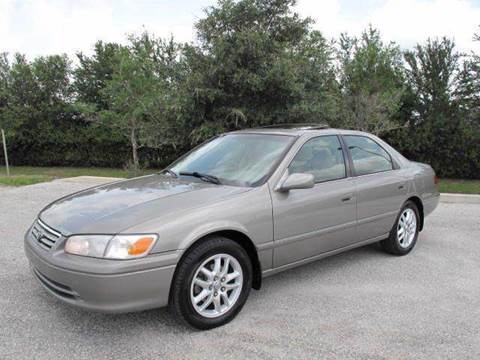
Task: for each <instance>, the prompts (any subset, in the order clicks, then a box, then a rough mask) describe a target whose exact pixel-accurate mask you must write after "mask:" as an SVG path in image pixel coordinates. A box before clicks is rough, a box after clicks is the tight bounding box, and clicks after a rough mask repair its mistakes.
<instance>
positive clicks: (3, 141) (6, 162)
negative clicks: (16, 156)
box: [2, 129, 10, 176]
mask: <svg viewBox="0 0 480 360" xmlns="http://www.w3.org/2000/svg"><path fill="white" fill-rule="evenodd" d="M2 143H3V153H4V154H5V166H6V168H7V176H10V168H9V167H8V154H7V142H6V141H5V131H3V129H2Z"/></svg>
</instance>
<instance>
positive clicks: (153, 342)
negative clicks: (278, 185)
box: [0, 178, 480, 360]
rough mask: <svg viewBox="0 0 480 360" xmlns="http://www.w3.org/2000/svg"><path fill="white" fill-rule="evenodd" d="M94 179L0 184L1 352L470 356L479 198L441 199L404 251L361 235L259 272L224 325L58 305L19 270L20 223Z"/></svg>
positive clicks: (479, 293)
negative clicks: (385, 248) (296, 263)
mask: <svg viewBox="0 0 480 360" xmlns="http://www.w3.org/2000/svg"><path fill="white" fill-rule="evenodd" d="M101 181H102V180H98V179H94V178H90V179H83V180H78V179H77V180H75V179H73V180H72V179H70V180H68V181H64V180H57V181H53V182H49V183H43V184H36V185H31V186H25V187H19V188H5V187H3V188H0V359H2V360H7V359H38V360H41V359H56V360H61V359H69V360H73V359H92V360H93V359H95V360H97V359H129V360H133V359H220V358H237V359H255V358H258V359H290V358H294V359H336V358H339V359H479V358H480V205H479V204H459V203H441V204H440V205H439V207H438V208H437V210H436V211H435V212H434V213H433V214H432V215H431V216H430V217H428V218H427V219H426V224H425V228H424V230H423V232H422V233H421V234H420V238H419V241H418V243H417V246H416V248H415V249H414V251H413V252H412V253H410V254H409V255H407V256H404V257H395V256H391V255H388V254H386V253H384V252H382V250H381V249H380V248H379V247H378V246H377V245H372V246H367V247H363V248H360V249H356V250H353V251H349V252H346V253H343V254H340V255H337V256H333V257H330V258H327V259H323V260H320V261H317V262H315V263H312V264H309V265H305V266H303V267H299V268H296V269H293V270H290V271H287V272H284V273H281V274H278V275H276V276H273V277H270V278H267V279H265V280H264V284H263V287H262V289H261V290H260V291H255V290H253V291H252V292H251V295H250V298H249V299H248V301H247V304H246V305H245V307H244V309H243V310H242V312H241V313H240V314H239V316H238V317H237V318H236V319H235V320H234V321H233V322H231V323H230V324H228V325H226V326H224V327H221V328H217V329H214V330H211V331H205V332H201V331H196V330H192V329H189V328H186V327H184V326H182V325H179V324H178V323H177V322H176V321H175V320H174V319H173V318H172V317H171V316H170V314H169V313H168V311H167V310H166V309H158V310H150V311H144V312H140V313H133V314H122V315H104V314H98V313H91V312H86V311H82V310H78V309H76V308H73V307H70V306H68V305H64V304H63V303H61V302H59V301H58V300H56V299H54V298H53V297H51V296H50V295H49V294H47V293H46V292H45V291H44V290H43V289H42V287H41V286H40V285H39V284H38V283H37V281H36V280H35V279H34V277H33V275H32V274H31V273H30V270H29V267H28V263H27V260H26V258H25V256H24V253H23V234H24V232H25V231H26V229H27V228H28V227H29V225H30V224H31V223H32V221H33V220H34V218H35V215H36V214H37V213H38V211H39V210H40V209H41V208H42V207H43V206H44V205H46V204H47V203H49V202H50V201H52V200H54V199H56V198H58V197H60V196H62V195H65V194H68V193H71V192H74V191H77V190H80V189H82V188H85V187H88V186H92V185H95V184H98V183H99V182H101Z"/></svg>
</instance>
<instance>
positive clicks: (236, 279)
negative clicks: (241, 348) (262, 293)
mask: <svg viewBox="0 0 480 360" xmlns="http://www.w3.org/2000/svg"><path fill="white" fill-rule="evenodd" d="M242 286H243V271H242V267H241V265H240V263H239V262H238V260H237V259H236V258H235V257H233V256H232V255H229V254H216V255H213V256H211V257H209V258H208V259H207V260H205V261H204V262H203V263H202V264H201V265H200V266H199V267H198V268H197V270H196V271H195V274H194V276H193V279H192V283H191V286H190V300H191V303H192V305H193V308H194V309H195V311H196V312H197V313H199V314H200V315H202V316H204V317H207V318H216V317H218V316H221V315H223V314H225V313H226V312H227V311H229V310H230V309H231V308H232V307H233V306H234V305H235V303H236V302H237V300H238V298H239V296H240V294H241V292H242Z"/></svg>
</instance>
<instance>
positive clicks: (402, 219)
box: [380, 201, 420, 255]
mask: <svg viewBox="0 0 480 360" xmlns="http://www.w3.org/2000/svg"><path fill="white" fill-rule="evenodd" d="M419 224H420V217H419V214H418V208H417V206H416V205H415V203H414V202H412V201H407V202H406V203H405V204H404V205H403V207H402V209H401V210H400V214H399V215H398V217H397V221H396V222H395V225H394V226H393V228H392V230H391V231H390V236H389V237H388V239H385V240H383V241H381V242H380V243H381V244H382V246H383V248H384V249H385V251H386V252H388V253H390V254H393V255H406V254H408V253H409V252H410V251H412V249H413V247H414V246H415V244H416V242H417V239H418V232H419Z"/></svg>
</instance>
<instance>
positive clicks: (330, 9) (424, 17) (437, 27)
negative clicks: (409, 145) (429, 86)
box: [0, 0, 480, 58]
mask: <svg viewBox="0 0 480 360" xmlns="http://www.w3.org/2000/svg"><path fill="white" fill-rule="evenodd" d="M348 1H351V3H350V4H348ZM355 1H356V0H342V1H340V0H299V3H298V5H297V10H298V11H299V12H300V13H301V14H302V15H304V16H311V17H312V18H313V19H314V20H316V22H317V23H316V25H315V26H316V28H318V29H320V30H322V32H323V33H324V34H325V35H326V36H327V37H329V38H333V37H338V35H339V34H340V33H341V32H348V33H350V34H359V33H360V32H361V31H362V30H363V29H365V28H366V27H367V26H368V24H369V23H371V24H372V25H373V26H375V27H378V28H379V29H380V30H381V32H382V35H383V36H384V38H385V39H386V40H394V41H397V42H398V43H399V44H400V45H401V46H402V47H411V46H413V45H414V44H415V43H417V42H423V41H425V40H426V38H428V37H429V36H430V37H431V36H443V35H446V36H448V37H451V38H454V39H455V41H456V42H457V45H458V47H459V49H461V50H463V51H469V50H475V51H477V52H480V43H478V42H476V43H474V42H473V41H472V36H473V33H474V32H476V31H478V30H479V29H478V25H480V5H478V4H477V5H474V3H473V0H470V1H467V0H365V1H362V3H361V6H360V5H359V4H358V3H356V2H355ZM215 2H216V1H215V0H182V1H178V0H163V1H160V0H155V1H151V0H135V1H133V0H96V1H95V0H30V1H27V0H22V1H19V0H0V52H1V51H8V52H10V53H13V52H21V53H26V54H27V55H28V56H29V57H30V58H33V57H34V56H38V55H45V54H52V53H62V52H65V53H67V54H69V55H73V54H75V52H77V51H83V52H89V51H90V50H91V49H92V47H93V44H94V43H95V41H96V40H100V39H101V40H105V41H116V42H124V41H125V35H126V34H127V33H132V32H139V31H142V29H143V28H145V29H147V30H149V31H152V32H154V33H155V34H156V35H157V36H163V37H166V36H170V34H173V35H174V36H175V38H176V39H177V40H180V41H190V40H192V39H193V38H194V34H195V32H194V29H193V23H194V22H195V21H196V20H197V19H198V17H201V16H202V8H204V7H205V6H208V5H211V4H214V3H215Z"/></svg>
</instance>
